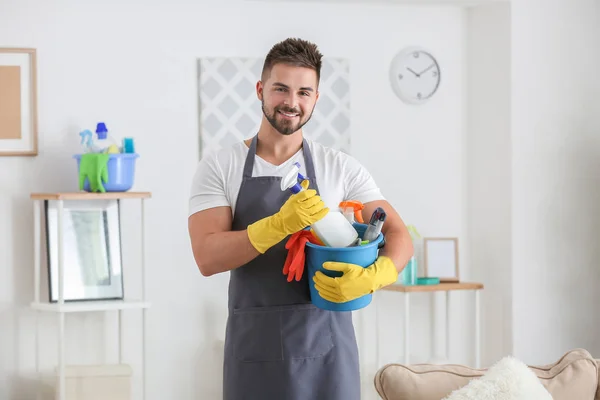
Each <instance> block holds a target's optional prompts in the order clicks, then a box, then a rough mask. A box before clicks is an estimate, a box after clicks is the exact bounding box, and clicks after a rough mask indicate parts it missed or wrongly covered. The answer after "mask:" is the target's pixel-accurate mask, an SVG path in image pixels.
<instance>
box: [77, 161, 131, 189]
mask: <svg viewBox="0 0 600 400" xmlns="http://www.w3.org/2000/svg"><path fill="white" fill-rule="evenodd" d="M81 156H82V154H75V155H74V156H73V158H75V159H76V160H77V176H79V166H80V164H81ZM138 157H139V154H136V153H118V154H109V157H108V163H107V167H108V181H107V182H106V183H103V184H102V186H104V189H106V191H107V192H126V191H128V190H129V189H131V188H132V186H133V182H134V178H135V160H136V159H137V158H138ZM83 190H85V191H86V192H91V191H92V189H91V187H90V183H89V181H88V179H87V178H85V181H84V183H83Z"/></svg>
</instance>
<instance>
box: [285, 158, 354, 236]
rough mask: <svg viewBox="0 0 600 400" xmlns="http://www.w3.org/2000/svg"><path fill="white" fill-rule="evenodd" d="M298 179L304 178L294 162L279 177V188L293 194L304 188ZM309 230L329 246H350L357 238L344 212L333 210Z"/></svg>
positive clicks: (298, 164) (298, 166) (297, 164)
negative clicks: (283, 174) (282, 175)
mask: <svg viewBox="0 0 600 400" xmlns="http://www.w3.org/2000/svg"><path fill="white" fill-rule="evenodd" d="M298 179H300V180H301V181H302V180H304V179H305V178H304V177H303V176H302V175H301V174H300V163H298V162H296V163H294V164H293V166H292V168H290V171H289V172H288V173H287V175H286V176H284V177H283V178H282V179H281V190H290V191H291V192H292V193H294V194H296V193H298V192H300V191H302V190H304V189H303V188H302V186H300V183H299V182H298ZM311 231H312V232H313V233H314V234H315V235H316V236H317V237H318V238H319V239H320V240H321V242H323V244H324V245H325V246H329V247H348V246H352V245H353V244H354V243H355V242H356V239H357V238H358V232H357V231H356V229H354V226H352V224H351V223H350V222H349V221H348V220H347V219H346V217H344V214H342V213H341V212H340V211H334V210H329V212H328V213H327V215H325V217H323V218H322V219H320V220H319V221H317V222H315V223H314V224H312V225H311Z"/></svg>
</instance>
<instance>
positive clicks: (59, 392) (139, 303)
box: [30, 192, 151, 400]
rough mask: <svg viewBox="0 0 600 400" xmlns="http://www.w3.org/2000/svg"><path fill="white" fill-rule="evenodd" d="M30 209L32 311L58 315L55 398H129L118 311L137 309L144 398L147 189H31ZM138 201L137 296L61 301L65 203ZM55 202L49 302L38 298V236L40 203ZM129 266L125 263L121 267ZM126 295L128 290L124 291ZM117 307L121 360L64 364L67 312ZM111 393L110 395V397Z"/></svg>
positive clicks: (130, 372)
mask: <svg viewBox="0 0 600 400" xmlns="http://www.w3.org/2000/svg"><path fill="white" fill-rule="evenodd" d="M30 197H31V199H32V200H33V212H34V240H33V247H34V248H33V251H34V257H35V258H34V269H35V270H34V282H33V284H34V299H33V302H32V303H31V307H32V308H33V309H34V310H35V311H36V318H38V317H39V313H41V312H50V313H55V314H56V317H57V319H58V329H59V332H58V348H57V349H58V365H57V367H56V381H57V385H56V399H57V400H97V399H100V398H103V399H104V398H107V396H108V397H109V398H111V399H112V400H121V399H123V400H129V399H130V396H131V394H130V393H131V375H132V371H130V369H129V367H128V366H127V365H124V364H123V359H122V358H123V355H122V342H123V323H122V311H123V310H126V309H139V310H141V312H142V337H141V338H140V339H141V346H142V371H141V375H142V398H143V399H145V398H146V354H145V350H146V311H147V309H148V308H149V307H150V304H149V303H148V302H147V301H146V265H145V264H146V263H145V248H146V243H145V208H144V201H145V200H146V199H149V198H150V197H151V194H150V193H148V192H112V193H87V192H74V193H32V194H31V196H30ZM114 199H118V200H132V199H133V200H139V201H140V207H141V226H140V230H139V233H140V235H141V269H140V271H141V275H142V276H141V277H140V280H141V287H142V288H141V298H137V299H129V298H124V299H119V300H88V301H65V300H64V285H63V283H64V278H65V275H64V273H65V270H64V265H63V264H64V257H65V255H64V249H63V246H64V242H63V228H64V224H63V218H64V214H63V211H64V208H63V206H64V202H65V201H79V200H86V201H90V200H92V201H93V200H114ZM50 200H52V201H54V202H55V203H56V206H57V209H58V213H57V214H58V219H59V222H58V224H57V225H58V229H57V231H58V232H56V235H57V238H58V252H57V254H58V257H57V260H58V281H59V284H58V287H59V293H58V300H57V301H56V302H50V301H46V300H42V299H41V298H40V284H41V282H40V280H41V279H40V272H41V264H42V257H46V254H42V253H43V252H42V251H41V249H42V246H41V244H42V243H41V239H42V230H41V227H42V226H43V221H42V206H43V205H44V203H45V202H46V201H50ZM125 268H127V266H126V265H125V266H124V267H123V269H125ZM125 293H127V291H125ZM98 311H103V312H104V311H115V312H117V313H118V330H119V363H118V364H115V365H95V366H67V365H65V318H66V315H67V314H69V313H82V312H98ZM38 326H39V324H38V323H36V338H35V340H36V350H37V351H38V352H39V344H38V343H39V332H38V328H37V327H38ZM36 372H37V373H38V374H40V366H39V355H38V354H36ZM107 390H110V391H111V392H110V393H108V394H107V396H104V397H98V396H99V395H102V394H103V391H104V393H105V394H106V391H107ZM113 396H114V397H113Z"/></svg>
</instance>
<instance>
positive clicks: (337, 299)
mask: <svg viewBox="0 0 600 400" xmlns="http://www.w3.org/2000/svg"><path fill="white" fill-rule="evenodd" d="M323 268H325V269H327V270H329V271H338V272H342V273H343V275H342V276H340V277H336V278H332V277H329V276H327V275H325V274H324V273H322V272H321V271H317V272H316V273H315V276H314V277H313V281H314V282H315V288H316V289H317V291H318V292H319V295H320V296H321V297H322V298H324V299H325V300H327V301H331V302H334V303H345V302H347V301H350V300H354V299H356V298H358V297H361V296H364V295H366V294H369V293H373V292H374V291H376V290H379V289H380V288H382V287H383V286H387V285H389V284H392V283H394V282H396V280H397V279H398V271H397V269H396V266H395V265H394V263H393V261H392V260H391V258H389V257H386V256H380V257H379V258H377V260H376V261H375V262H374V263H373V264H371V265H369V266H368V267H367V268H363V267H361V266H360V265H356V264H348V263H341V262H325V263H323Z"/></svg>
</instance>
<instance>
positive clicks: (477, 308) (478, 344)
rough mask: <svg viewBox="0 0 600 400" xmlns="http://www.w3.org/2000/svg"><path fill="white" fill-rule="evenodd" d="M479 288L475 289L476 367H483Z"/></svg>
mask: <svg viewBox="0 0 600 400" xmlns="http://www.w3.org/2000/svg"><path fill="white" fill-rule="evenodd" d="M479 301H480V299H479V290H475V368H481V366H480V365H481V342H480V340H481V331H480V329H481V326H480V320H479V319H480V304H479Z"/></svg>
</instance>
